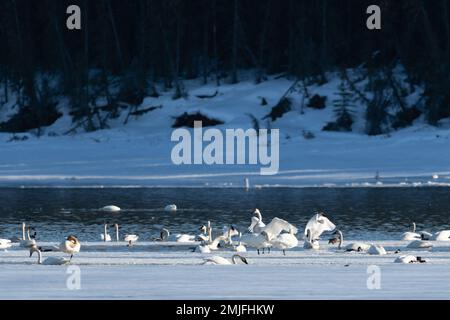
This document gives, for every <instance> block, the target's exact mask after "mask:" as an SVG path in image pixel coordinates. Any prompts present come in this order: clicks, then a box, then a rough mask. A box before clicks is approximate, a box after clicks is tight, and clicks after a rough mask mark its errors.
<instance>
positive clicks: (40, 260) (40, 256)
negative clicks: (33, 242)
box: [37, 249, 42, 264]
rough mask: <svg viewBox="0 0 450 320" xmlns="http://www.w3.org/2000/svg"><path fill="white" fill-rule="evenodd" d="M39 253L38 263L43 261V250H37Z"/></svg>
mask: <svg viewBox="0 0 450 320" xmlns="http://www.w3.org/2000/svg"><path fill="white" fill-rule="evenodd" d="M37 254H38V264H41V263H42V254H41V250H39V249H38V250H37Z"/></svg>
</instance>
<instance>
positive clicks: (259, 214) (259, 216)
mask: <svg viewBox="0 0 450 320" xmlns="http://www.w3.org/2000/svg"><path fill="white" fill-rule="evenodd" d="M254 215H255V216H256V217H257V218H258V219H259V221H260V222H262V215H261V212H259V211H256V212H255V213H254Z"/></svg>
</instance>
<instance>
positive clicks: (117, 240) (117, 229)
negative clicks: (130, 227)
mask: <svg viewBox="0 0 450 320" xmlns="http://www.w3.org/2000/svg"><path fill="white" fill-rule="evenodd" d="M114 228H115V229H116V242H119V241H120V238H119V225H118V224H117V223H115V224H114Z"/></svg>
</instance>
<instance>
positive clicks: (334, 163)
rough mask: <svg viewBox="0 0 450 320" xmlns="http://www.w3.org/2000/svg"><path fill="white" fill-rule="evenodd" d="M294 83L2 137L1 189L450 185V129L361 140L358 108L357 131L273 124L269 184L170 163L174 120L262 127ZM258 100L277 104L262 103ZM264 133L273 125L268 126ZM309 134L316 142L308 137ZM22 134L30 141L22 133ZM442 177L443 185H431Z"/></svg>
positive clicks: (311, 119) (235, 88) (247, 87)
mask: <svg viewBox="0 0 450 320" xmlns="http://www.w3.org/2000/svg"><path fill="white" fill-rule="evenodd" d="M338 83H339V81H338V80H335V81H330V82H329V83H327V84H326V85H323V86H320V87H319V86H312V87H310V88H309V91H310V92H311V94H316V93H317V94H321V95H327V96H328V100H332V99H333V97H334V95H335V92H336V87H337V86H338ZM291 84H292V82H290V81H288V80H286V79H273V80H270V81H267V82H263V83H261V84H259V85H255V84H253V83H251V82H242V83H240V84H238V85H223V86H221V87H219V89H218V90H219V94H218V96H217V97H215V98H214V99H206V100H202V99H198V98H196V97H195V94H200V93H205V92H214V91H215V90H216V88H215V87H213V86H202V87H199V86H194V84H191V88H190V92H191V97H190V98H189V99H188V100H175V101H174V100H172V99H171V95H170V93H167V94H165V95H163V96H161V97H160V98H147V99H146V100H145V101H144V103H143V106H148V105H156V104H158V105H163V107H162V108H161V109H157V110H154V111H152V112H149V113H147V114H145V115H143V116H141V117H139V118H137V119H132V121H131V120H130V121H129V122H128V124H127V125H123V121H124V119H123V118H124V117H125V115H122V116H121V117H120V118H119V119H117V120H115V122H114V123H111V129H108V130H102V131H97V132H93V133H77V134H75V135H63V133H64V132H66V131H67V128H69V127H71V124H70V119H69V117H68V116H67V115H66V116H64V117H62V118H61V119H59V120H58V121H57V122H56V123H55V124H54V125H53V126H51V127H49V128H47V130H46V132H47V135H45V136H42V137H41V138H36V137H33V136H31V135H30V134H27V136H28V137H29V139H28V140H26V141H10V142H9V140H10V138H11V135H9V134H0V150H1V156H0V185H2V186H5V185H6V186H22V185H24V186H39V185H53V186H102V185H104V186H112V185H122V186H207V187H214V186H216V187H230V186H243V181H244V177H248V178H250V184H251V185H252V186H254V185H270V186H277V185H285V186H315V185H318V186H328V185H339V186H342V185H349V186H367V185H369V184H372V185H375V184H376V182H377V181H376V180H375V179H374V177H375V176H376V173H377V172H379V176H380V181H381V183H384V184H390V185H397V186H399V185H403V186H419V185H430V184H431V185H436V184H437V185H449V183H450V180H449V178H450V165H449V162H448V158H449V156H450V148H449V146H450V141H449V138H450V128H449V127H448V126H446V125H443V127H441V128H434V127H430V126H428V125H425V124H424V121H423V119H422V118H421V119H418V120H416V122H415V124H414V126H412V127H410V128H407V129H402V130H400V131H397V132H392V133H391V134H390V135H389V136H388V135H381V136H376V137H369V136H367V135H365V134H363V124H362V117H363V114H364V110H363V109H358V110H357V114H358V117H357V120H356V122H355V124H354V132H352V133H335V132H324V131H321V129H322V128H323V126H324V125H325V124H326V123H327V122H329V121H330V120H332V118H333V114H332V107H331V106H330V107H327V108H326V109H323V110H315V109H310V108H305V110H304V114H301V112H300V110H298V108H294V110H292V111H290V112H289V113H287V114H285V115H284V116H283V117H282V118H280V119H278V120H276V121H275V122H273V123H271V124H270V127H271V128H277V129H280V150H279V152H280V170H279V174H277V175H275V176H261V175H260V166H258V165H256V166H255V165H214V166H208V165H180V166H176V165H174V164H173V163H172V160H171V150H172V148H173V146H174V145H175V143H173V142H171V141H170V136H171V133H172V130H173V129H172V128H171V125H172V124H173V122H174V117H176V116H179V115H180V114H183V113H184V112H188V113H193V112H197V111H201V112H202V114H205V115H208V116H211V117H214V118H217V119H220V120H222V121H224V122H225V123H224V124H223V125H219V126H217V127H216V128H218V129H221V130H225V129H227V128H231V129H236V128H242V129H249V128H252V127H253V124H252V119H251V118H250V117H249V116H248V114H252V115H254V116H255V117H256V118H257V119H262V118H263V117H264V116H265V115H267V114H268V113H269V112H270V108H271V106H273V105H274V104H276V103H277V101H278V99H279V98H280V96H281V95H282V94H283V93H284V92H285V91H286V90H287V89H288V88H289V87H290V85H291ZM260 97H264V98H265V99H266V100H267V101H268V102H269V104H268V105H267V106H261V105H260ZM259 122H260V126H261V127H262V128H267V127H268V123H267V122H266V121H263V120H260V121H259ZM305 132H310V133H312V134H313V136H314V138H312V139H311V138H310V137H309V138H305V137H306V136H305V134H304V133H305ZM19 136H22V135H19ZM433 175H438V176H439V178H438V179H433V178H432V177H433Z"/></svg>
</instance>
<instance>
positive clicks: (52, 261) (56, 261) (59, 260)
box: [30, 245, 70, 265]
mask: <svg viewBox="0 0 450 320" xmlns="http://www.w3.org/2000/svg"><path fill="white" fill-rule="evenodd" d="M35 252H36V253H37V255H38V261H37V263H38V264H44V265H64V264H68V263H69V262H70V260H68V259H66V258H63V257H48V258H47V259H45V260H44V261H42V253H41V250H39V248H38V247H37V246H36V245H34V246H31V247H30V258H31V256H32V255H33V253H35Z"/></svg>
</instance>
